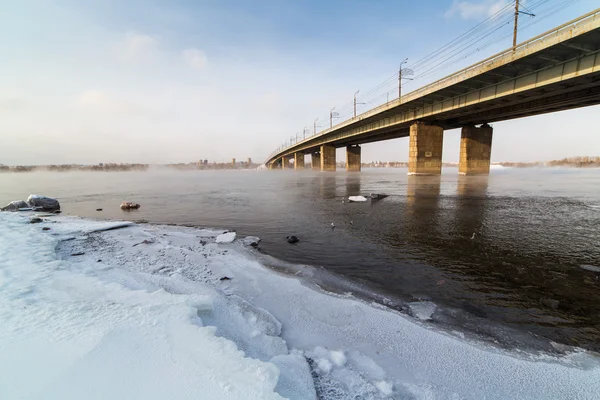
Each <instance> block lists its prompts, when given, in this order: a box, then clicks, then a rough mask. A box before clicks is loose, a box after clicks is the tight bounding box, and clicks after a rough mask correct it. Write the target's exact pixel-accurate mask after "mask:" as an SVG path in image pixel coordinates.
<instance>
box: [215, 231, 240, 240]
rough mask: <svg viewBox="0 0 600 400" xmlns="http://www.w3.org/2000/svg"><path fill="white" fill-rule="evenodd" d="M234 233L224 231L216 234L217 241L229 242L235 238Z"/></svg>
mask: <svg viewBox="0 0 600 400" xmlns="http://www.w3.org/2000/svg"><path fill="white" fill-rule="evenodd" d="M235 236H236V233H235V232H225V233H222V234H220V235H219V236H217V238H216V242H217V243H231V242H233V241H234V240H235Z"/></svg>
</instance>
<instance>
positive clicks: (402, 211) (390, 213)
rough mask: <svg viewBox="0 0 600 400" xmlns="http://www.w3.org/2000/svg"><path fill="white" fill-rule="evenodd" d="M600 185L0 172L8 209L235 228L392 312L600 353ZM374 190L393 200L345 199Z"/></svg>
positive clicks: (452, 178)
mask: <svg viewBox="0 0 600 400" xmlns="http://www.w3.org/2000/svg"><path fill="white" fill-rule="evenodd" d="M599 187H600V170H594V169H589V170H584V169H543V168H540V169H534V168H532V169H512V168H506V169H499V170H492V173H491V175H490V176H489V178H488V177H459V176H458V175H457V171H456V169H451V168H446V169H444V172H443V174H442V176H441V177H409V176H407V175H406V170H405V169H366V170H364V171H363V172H361V173H345V172H343V171H338V172H337V173H313V172H310V171H303V172H299V173H296V172H293V171H269V172H266V171H172V170H166V169H154V170H150V171H147V172H120V173H110V172H108V173H106V172H69V173H44V172H35V173H20V174H16V173H3V174H0V203H1V204H6V203H8V202H9V201H12V200H17V199H26V197H27V196H28V195H29V194H32V193H35V194H42V195H48V196H52V197H57V198H59V199H60V202H61V205H62V208H63V210H64V213H66V214H71V215H80V216H85V217H93V218H108V219H129V220H145V221H148V222H151V223H161V224H163V223H164V224H185V225H192V226H200V227H218V228H223V229H235V230H236V231H237V232H238V234H240V235H255V236H259V237H260V238H261V239H262V243H261V251H262V252H264V253H266V254H269V255H271V256H274V257H275V258H276V259H280V260H285V261H287V262H291V263H298V264H307V265H312V266H315V267H322V268H324V269H326V270H327V271H331V272H333V273H334V274H336V275H339V276H343V277H345V278H347V279H349V280H350V281H352V282H356V283H359V284H361V285H363V286H365V287H367V288H368V289H369V291H371V292H373V293H372V295H373V298H374V299H376V300H377V301H380V302H384V303H386V304H388V305H390V306H392V307H395V308H400V309H403V308H405V304H406V302H411V301H422V300H431V301H433V302H435V303H436V304H438V305H439V306H440V310H443V312H442V311H440V312H438V313H437V314H435V315H434V322H433V323H438V324H450V325H455V326H458V327H460V328H462V329H465V330H467V331H471V332H476V333H481V334H483V335H490V336H493V337H494V336H499V337H502V336H503V335H502V332H500V331H502V330H503V328H504V327H506V328H507V329H509V330H510V331H509V332H511V333H510V334H508V335H504V339H506V336H513V337H514V336H515V335H514V331H512V330H511V329H513V328H514V329H516V330H517V331H518V332H522V333H523V334H524V335H526V336H529V337H531V338H536V337H537V338H542V339H549V340H552V341H556V342H559V343H565V344H569V345H577V346H583V347H586V348H590V349H594V350H600V282H599V280H598V276H599V275H600V273H598V272H595V271H594V269H595V267H600V244H599V243H600V190H599V189H598V188H599ZM370 193H385V194H387V195H389V197H387V198H385V199H383V200H379V201H368V202H366V203H350V204H348V203H347V202H342V200H343V199H345V198H347V197H348V196H352V195H360V194H362V195H369V194H370ZM122 201H134V202H138V203H140V204H141V205H142V207H141V209H139V210H137V211H133V212H124V211H121V210H120V209H119V205H120V203H121V202H122ZM98 208H102V209H103V211H96V209H98ZM332 223H333V224H334V225H335V228H332V227H331V224H332ZM288 235H296V236H298V237H299V238H300V239H301V241H300V243H298V244H296V245H288V244H287V242H286V241H285V237H286V236H288ZM590 266H591V267H592V268H590ZM482 321H485V322H489V323H490V325H489V326H488V325H486V324H482ZM505 341H508V342H510V340H505ZM517 342H518V341H517ZM509 344H510V343H509Z"/></svg>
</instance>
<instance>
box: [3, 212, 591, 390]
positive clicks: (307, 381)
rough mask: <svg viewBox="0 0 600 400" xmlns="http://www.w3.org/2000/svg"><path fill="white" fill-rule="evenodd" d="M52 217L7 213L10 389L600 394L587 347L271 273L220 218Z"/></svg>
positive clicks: (6, 380) (6, 363) (6, 379)
mask: <svg viewBox="0 0 600 400" xmlns="http://www.w3.org/2000/svg"><path fill="white" fill-rule="evenodd" d="M49 220H50V221H49V222H45V223H43V224H35V225H30V224H28V223H27V222H28V220H27V219H26V218H25V216H24V215H22V214H20V215H19V214H6V213H3V214H0V316H1V317H2V320H3V321H7V322H6V323H3V324H1V325H0V353H2V354H3V356H2V357H0V397H1V398H3V399H13V398H26V399H35V398H45V399H48V398H60V399H68V398H98V399H100V398H109V397H113V398H140V399H141V398H143V399H154V398H157V399H158V398H165V397H166V398H177V399H185V398H198V397H200V398H210V399H221V398H224V399H225V398H231V399H235V398H243V399H252V398H256V399H268V398H281V397H280V395H281V396H283V397H288V398H292V399H310V398H315V397H316V396H317V394H318V395H319V396H320V398H324V399H345V398H354V396H355V395H358V394H360V395H362V396H363V398H365V399H380V398H398V399H404V398H417V399H421V398H427V399H429V398H431V399H443V398H457V399H461V398H464V399H471V398H472V399H481V398H484V397H485V398H488V399H494V398H498V399H506V398H521V399H526V398H577V399H587V398H590V399H591V398H593V397H594V396H595V395H596V394H597V393H600V361H599V360H598V359H596V358H594V357H593V356H591V355H589V354H588V353H586V352H578V353H573V354H570V355H567V356H562V357H555V356H532V355H529V354H522V355H519V354H518V353H516V352H505V351H502V350H500V349H498V348H496V347H493V346H490V345H486V344H484V343H480V342H474V341H469V340H464V339H461V338H460V335H459V334H457V336H456V337H453V336H451V335H450V334H447V333H444V332H440V331H436V330H434V329H430V328H425V327H423V326H421V325H420V324H419V323H418V322H417V321H414V320H412V319H411V318H409V317H406V316H404V315H401V314H399V313H396V312H392V311H390V310H388V309H386V308H385V307H382V306H378V305H375V304H367V303H366V302H364V301H360V300H357V299H355V298H354V297H352V296H344V295H334V294H331V293H324V292H323V291H320V290H318V288H311V287H309V286H308V285H306V284H303V282H302V281H301V280H300V279H298V278H297V277H292V276H287V275H283V274H279V273H276V272H274V271H272V270H271V269H268V268H266V267H264V266H263V265H261V264H260V262H259V261H258V260H257V258H256V257H254V256H253V254H252V253H251V252H250V251H249V250H248V249H247V248H245V247H243V246H242V245H241V244H240V243H239V240H238V241H235V242H233V243H231V244H218V243H216V242H215V238H216V236H217V235H219V234H221V233H223V231H217V230H199V229H194V228H183V227H174V226H158V225H146V224H144V225H131V226H128V227H125V228H122V229H116V230H110V231H104V230H103V229H106V228H109V227H114V226H115V225H116V224H118V222H102V221H91V220H84V219H78V218H73V217H60V216H57V217H51V218H49ZM51 221H56V223H53V222H51ZM42 226H45V227H50V228H51V229H50V230H49V231H42V230H41V228H42ZM71 238H72V239H71ZM65 239H71V240H65ZM144 241H146V243H144ZM140 243H141V244H140ZM134 245H135V246H134ZM81 252H82V253H84V254H83V255H81V256H71V254H76V253H81ZM98 260H101V261H98ZM298 268H302V267H301V266H299V267H298ZM224 277H227V278H230V279H229V280H221V278H224ZM214 327H216V328H214ZM240 350H241V351H240ZM123 377H127V379H124V378H123ZM32 378H33V379H32ZM74 382H75V383H74ZM140 388H143V390H142V389H140Z"/></svg>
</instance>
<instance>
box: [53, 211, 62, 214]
mask: <svg viewBox="0 0 600 400" xmlns="http://www.w3.org/2000/svg"><path fill="white" fill-rule="evenodd" d="M61 212H62V211H60V210H56V211H54V214H60V213H61Z"/></svg>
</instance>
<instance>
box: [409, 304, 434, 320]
mask: <svg viewBox="0 0 600 400" xmlns="http://www.w3.org/2000/svg"><path fill="white" fill-rule="evenodd" d="M408 309H409V312H410V314H411V315H412V316H413V317H415V318H418V319H420V320H422V321H429V320H431V316H432V315H433V313H434V312H435V310H436V309H437V305H436V304H435V303H434V302H432V301H415V302H412V303H408Z"/></svg>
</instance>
